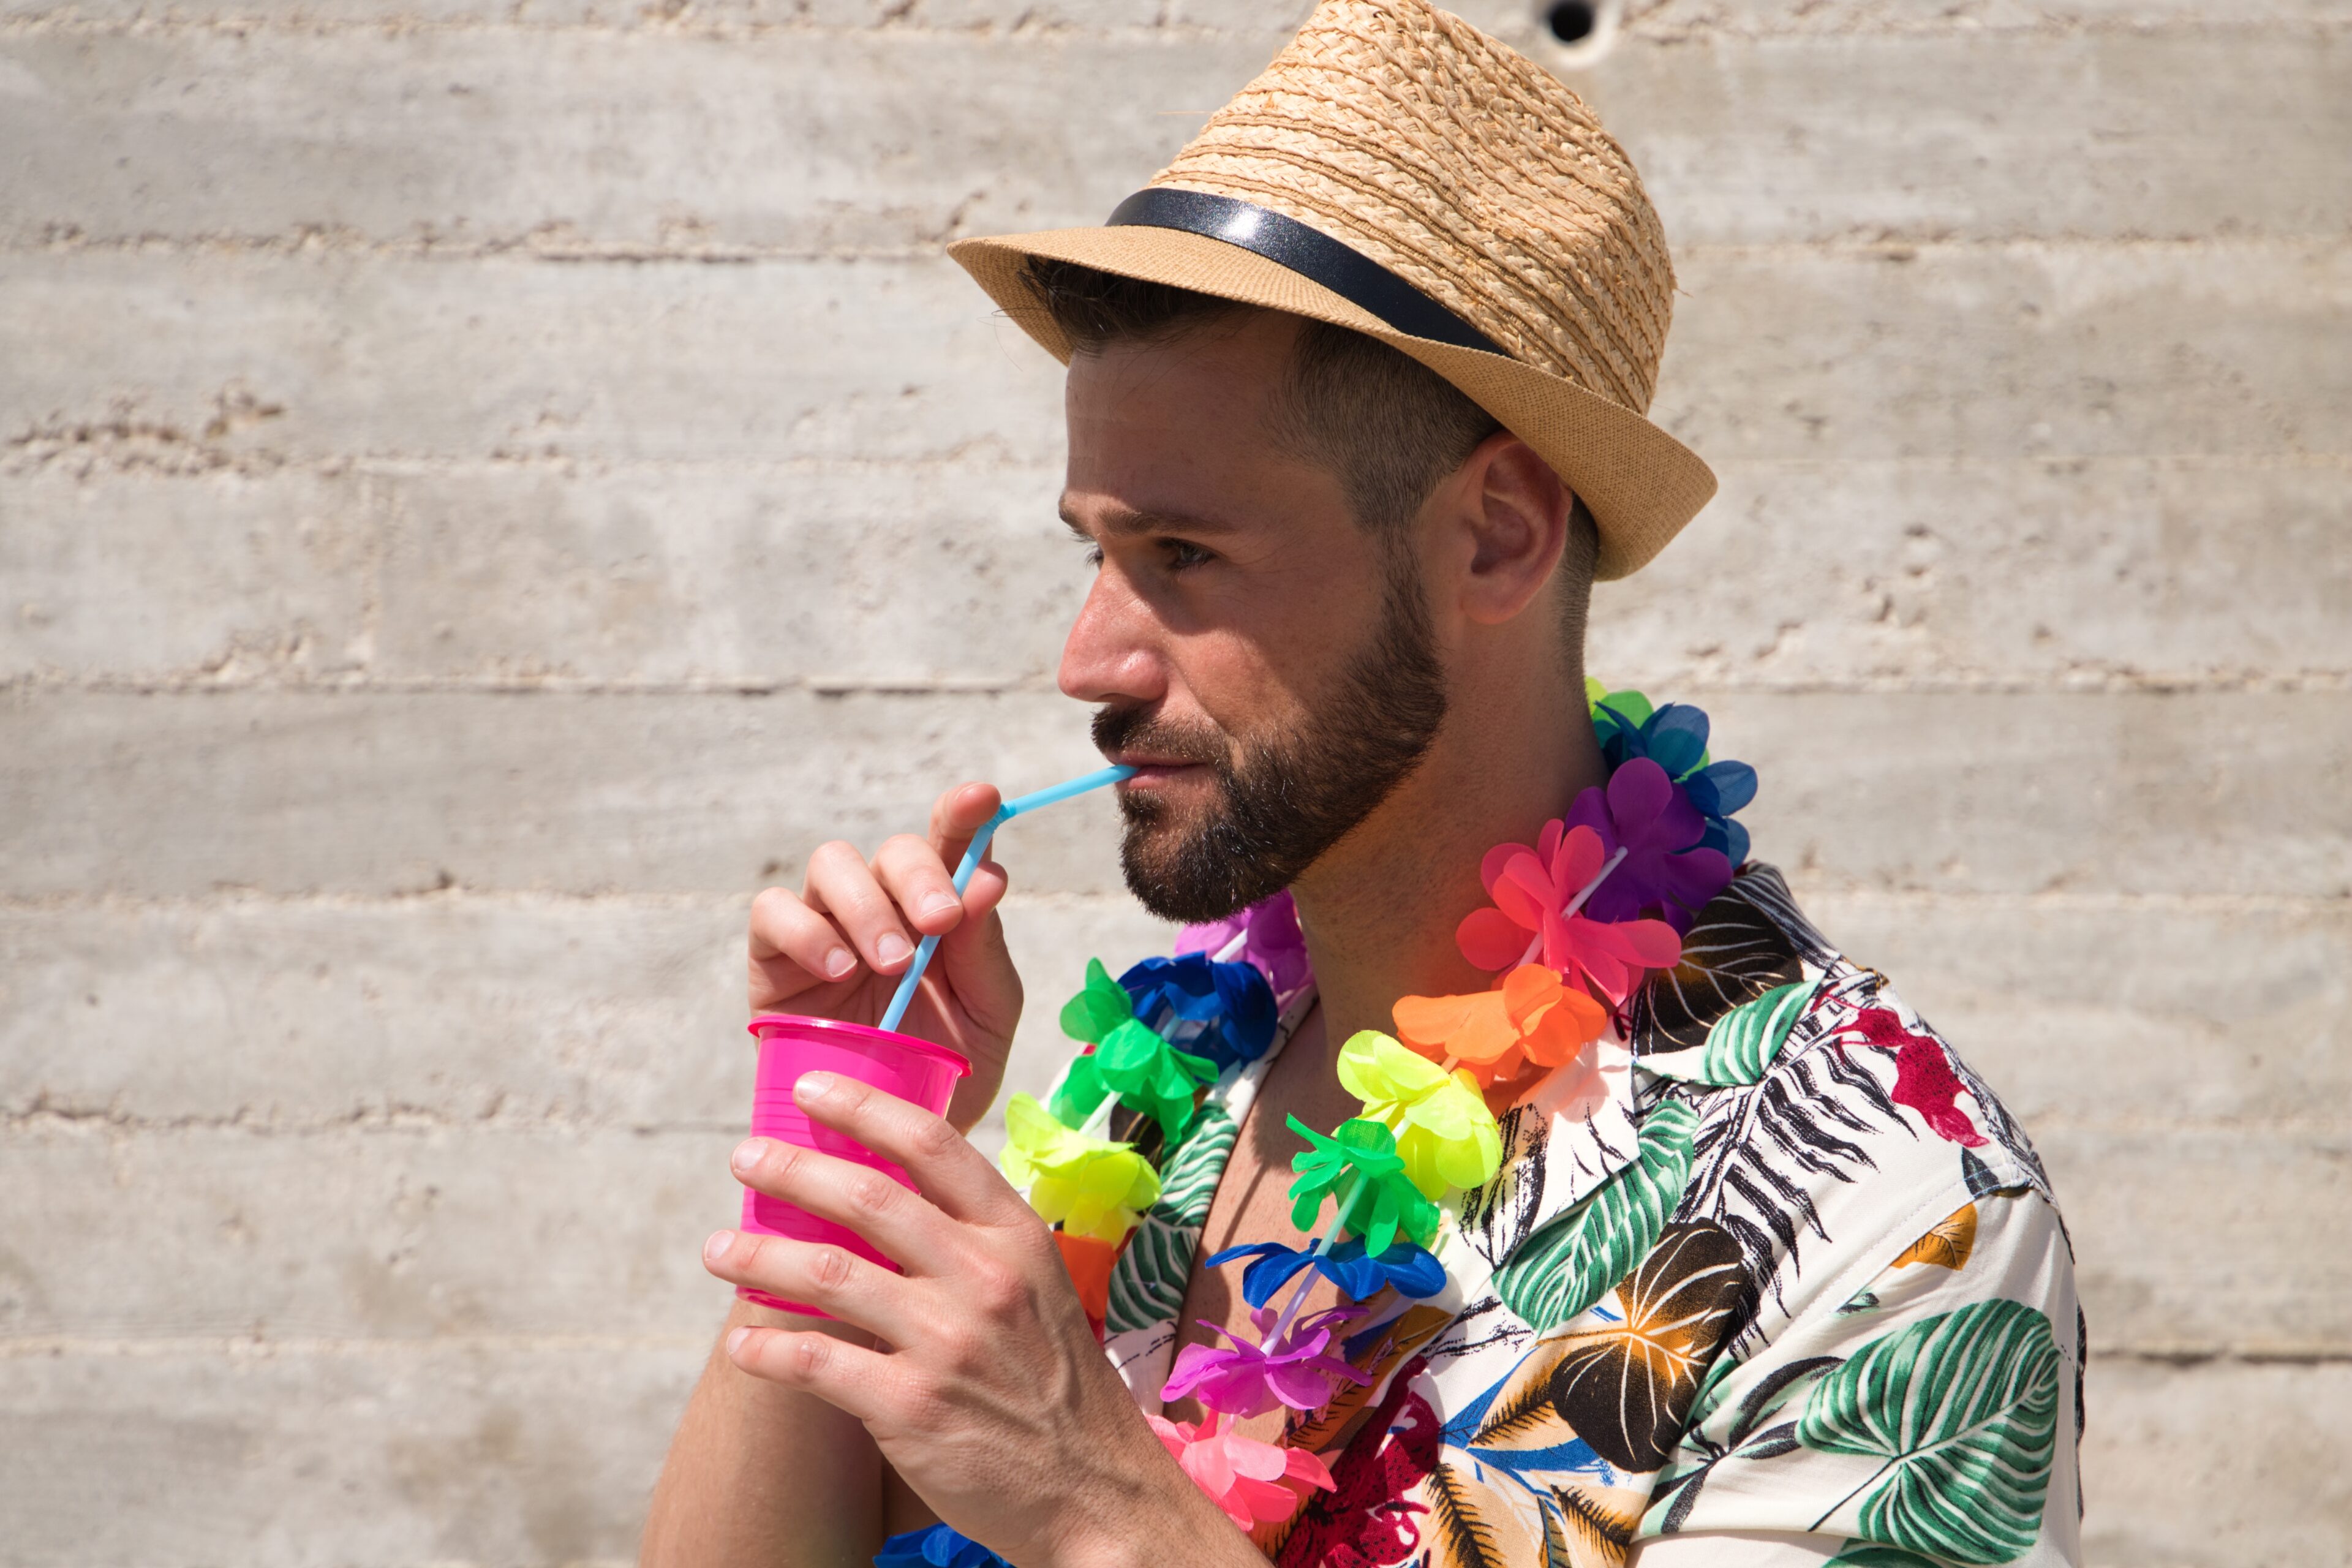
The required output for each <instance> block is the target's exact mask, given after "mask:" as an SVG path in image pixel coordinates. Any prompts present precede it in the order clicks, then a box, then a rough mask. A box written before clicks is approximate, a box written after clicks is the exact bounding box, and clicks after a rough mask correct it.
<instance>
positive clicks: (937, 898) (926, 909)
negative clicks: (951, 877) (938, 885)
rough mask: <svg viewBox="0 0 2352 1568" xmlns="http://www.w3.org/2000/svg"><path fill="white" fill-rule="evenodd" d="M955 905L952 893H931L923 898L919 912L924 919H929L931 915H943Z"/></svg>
mask: <svg viewBox="0 0 2352 1568" xmlns="http://www.w3.org/2000/svg"><path fill="white" fill-rule="evenodd" d="M956 907H957V900H956V899H955V897H954V896H953V895H952V894H949V893H933V894H932V895H931V896H930V897H929V898H928V899H925V900H923V907H922V909H921V910H920V911H919V913H920V914H921V915H922V917H923V918H924V919H925V920H929V919H930V918H931V917H932V916H933V915H943V914H945V913H947V912H948V911H949V910H952V909H954V908H956Z"/></svg>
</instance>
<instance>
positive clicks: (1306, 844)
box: [1094, 552, 1445, 924]
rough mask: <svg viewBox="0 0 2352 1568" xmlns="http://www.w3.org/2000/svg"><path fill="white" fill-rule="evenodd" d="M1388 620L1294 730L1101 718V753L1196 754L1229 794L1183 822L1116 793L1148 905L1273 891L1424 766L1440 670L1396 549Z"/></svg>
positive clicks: (1214, 915)
mask: <svg viewBox="0 0 2352 1568" xmlns="http://www.w3.org/2000/svg"><path fill="white" fill-rule="evenodd" d="M1401 554H1402V552H1399V555H1400V556H1401ZM1147 713H1148V710H1144V709H1140V708H1129V709H1105V710H1101V711H1100V712H1097V714H1096V715H1095V719H1094V741H1095V745H1096V746H1097V748H1098V749H1100V750H1101V751H1102V752H1105V753H1107V754H1108V753H1111V752H1118V751H1119V750H1120V749H1121V748H1123V747H1127V746H1133V747H1134V748H1136V749H1137V750H1139V751H1142V752H1148V753H1151V754H1155V755H1159V756H1164V757H1167V758H1170V759H1171V760H1181V761H1183V762H1189V763H1201V764H1202V765H1204V766H1206V767H1208V768H1209V769H1211V770H1212V771H1213V773H1215V775H1216V778H1217V782H1218V784H1219V785H1220V786H1221V790H1222V793H1223V800H1222V801H1221V802H1218V803H1217V804H1215V805H1212V806H1211V807H1210V809H1209V810H1208V811H1207V812H1206V813H1205V814H1204V816H1202V819H1201V820H1199V821H1197V822H1193V823H1182V822H1179V821H1177V820H1175V819H1174V816H1173V814H1172V813H1171V810H1170V808H1169V806H1168V805H1167V803H1165V802H1164V801H1161V800H1160V799H1157V798H1156V797H1154V796H1152V795H1149V794H1141V795H1138V794H1127V795H1121V796H1120V797H1119V807H1120V811H1121V813H1122V814H1123V815H1124V816H1125V817H1126V818H1127V831H1126V836H1125V837H1124V838H1123V839H1122V840H1121V842H1120V844H1119V868H1120V869H1121V870H1122V871H1123V872H1124V873H1125V874H1126V877H1127V886H1128V890H1129V891H1130V892H1132V893H1133V894H1134V895H1135V896H1136V898H1137V899H1138V900H1140V901H1141V902H1142V904H1143V907H1144V908H1145V909H1147V910H1150V911H1151V912H1152V913H1153V914H1155V915H1157V916H1159V917H1160V919H1161V920H1164V921H1182V922H1185V923H1188V924H1197V923H1199V922H1202V921H1215V920H1223V918H1224V917H1225V916H1227V915H1230V914H1232V913H1233V912H1234V910H1240V909H1244V908H1246V907H1247V906H1249V905H1251V904H1254V903H1256V902H1257V901H1258V900H1261V899H1265V898H1270V897H1272V896H1273V895H1274V894H1276V893H1278V892H1280V891H1281V890H1282V889H1285V888H1286V887H1288V886H1290V884H1291V883H1292V882H1294V881H1296V880H1297V879H1298V876H1299V874H1300V873H1301V872H1303V871H1305V870H1306V869H1307V868H1308V867H1309V866H1312V865H1313V864H1315V862H1316V861H1317V860H1318V859H1320V858H1322V857H1323V853H1324V851H1326V850H1328V849H1329V848H1330V847H1331V846H1333V845H1334V844H1337V843H1338V842H1339V840H1340V839H1341V838H1343V837H1347V835H1348V834H1349V831H1351V830H1352V829H1353V828H1354V827H1355V826H1356V825H1357V824H1358V823H1360V822H1361V821H1363V820H1364V818H1366V817H1368V816H1370V815H1371V814H1372V812H1373V811H1374V810H1375V809H1376V808H1377V807H1378V806H1379V805H1380V804H1381V802H1382V801H1384V800H1386V799H1388V797H1389V795H1391V793H1392V792H1393V791H1394V790H1395V789H1396V787H1397V785H1398V784H1402V783H1403V782H1404V780H1405V778H1406V776H1407V775H1409V774H1410V773H1412V770H1413V769H1414V768H1415V767H1416V766H1418V765H1419V764H1420V762H1421V759H1422V757H1423V755H1424V754H1426V753H1427V752H1428V751H1429V747H1430V742H1433V741H1434V740H1435V739H1436V738H1437V731H1438V727H1439V725H1441V724H1442V723H1443V722H1444V719H1445V672H1444V668H1443V667H1442V666H1441V665H1440V664H1439V662H1438V659H1437V650H1436V647H1435V646H1434V642H1433V637H1432V635H1431V632H1430V627H1429V612H1428V609H1427V607H1426V605H1424V604H1423V599H1422V593H1421V584H1420V580H1419V578H1418V577H1417V576H1416V575H1415V574H1413V572H1412V568H1411V567H1410V566H1409V565H1408V564H1407V563H1405V562H1404V561H1403V560H1402V559H1401V558H1392V559H1391V563H1390V569H1389V572H1388V582H1387V586H1386V591H1385V593H1384V594H1383V595H1382V603H1381V626H1380V627H1379V629H1378V630H1377V631H1376V632H1375V633H1374V634H1373V636H1372V637H1371V639H1370V642H1368V643H1367V644H1366V645H1365V646H1364V647H1362V648H1360V649H1359V650H1358V651H1357V652H1356V654H1355V655H1354V657H1352V658H1349V661H1348V664H1347V667H1346V668H1344V669H1342V670H1341V671H1340V673H1339V679H1338V681H1337V683H1336V686H1335V688H1334V689H1333V690H1332V691H1331V692H1330V693H1329V694H1328V695H1327V696H1325V697H1324V698H1322V699H1321V700H1319V701H1318V702H1316V703H1315V704H1314V706H1313V710H1312V711H1311V712H1310V714H1309V715H1308V717H1307V721H1306V722H1305V723H1304V724H1303V725H1302V726H1300V727H1298V728H1297V729H1295V730H1287V731H1279V732H1276V733H1274V734H1270V735H1266V736H1264V737H1257V738H1252V737H1236V738H1235V741H1234V744H1232V745H1230V746H1229V745H1228V744H1227V743H1226V739H1225V735H1224V732H1223V731H1219V730H1215V729H1213V728H1207V727H1203V728H1202V729H1200V730H1192V729H1186V728H1181V727H1179V726H1176V725H1172V724H1168V723H1164V722H1161V721H1156V720H1153V719H1150V718H1149V717H1148V716H1147ZM1235 753H1238V758H1236V755H1235Z"/></svg>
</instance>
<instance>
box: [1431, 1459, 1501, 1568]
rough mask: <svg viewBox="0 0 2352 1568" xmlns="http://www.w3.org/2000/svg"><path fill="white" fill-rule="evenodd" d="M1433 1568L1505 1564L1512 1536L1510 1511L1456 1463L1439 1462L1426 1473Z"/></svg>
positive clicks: (1480, 1567) (1490, 1567)
mask: <svg viewBox="0 0 2352 1568" xmlns="http://www.w3.org/2000/svg"><path fill="white" fill-rule="evenodd" d="M1425 1490H1426V1492H1427V1495H1428V1498H1429V1528H1428V1529H1427V1530H1426V1531H1424V1532H1423V1539H1425V1540H1426V1541H1427V1542H1428V1543H1429V1546H1430V1553H1429V1562H1430V1565H1431V1568H1509V1565H1510V1563H1511V1562H1512V1555H1511V1552H1510V1550H1509V1542H1508V1541H1507V1537H1508V1536H1511V1535H1516V1534H1517V1530H1516V1529H1515V1528H1514V1526H1513V1521H1512V1520H1511V1518H1510V1510H1509V1509H1508V1507H1507V1505H1506V1504H1504V1502H1503V1501H1502V1500H1501V1499H1499V1498H1497V1497H1496V1495H1495V1493H1494V1491H1493V1490H1492V1489H1490V1488H1488V1487H1487V1486H1486V1485H1485V1484H1484V1483H1482V1482H1481V1481H1479V1480H1477V1479H1475V1477H1474V1476H1472V1475H1471V1474H1470V1473H1469V1472H1468V1471H1467V1470H1465V1469H1464V1468H1463V1467H1461V1466H1459V1465H1453V1464H1441V1465H1439V1466H1438V1467H1437V1468H1435V1469H1434V1470H1432V1471H1431V1472H1430V1473H1429V1480H1428V1482H1427V1485H1426V1488H1425Z"/></svg>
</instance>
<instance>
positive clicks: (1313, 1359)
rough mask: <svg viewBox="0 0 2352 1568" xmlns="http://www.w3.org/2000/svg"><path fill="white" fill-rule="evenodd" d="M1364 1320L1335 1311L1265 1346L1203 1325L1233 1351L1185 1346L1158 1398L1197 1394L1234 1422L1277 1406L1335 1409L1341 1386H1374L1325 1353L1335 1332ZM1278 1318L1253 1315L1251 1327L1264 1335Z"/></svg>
mask: <svg viewBox="0 0 2352 1568" xmlns="http://www.w3.org/2000/svg"><path fill="white" fill-rule="evenodd" d="M1363 1315H1364V1314H1363V1313H1362V1312H1361V1311H1360V1310H1358V1309H1356V1308H1353V1307H1336V1308H1334V1309H1332V1310H1330V1311H1328V1312H1318V1313H1317V1314H1316V1315H1315V1316H1313V1317H1311V1318H1307V1319H1303V1320H1301V1321H1298V1322H1296V1323H1293V1324H1292V1325H1291V1326H1290V1328H1289V1329H1288V1330H1287V1331H1286V1332H1285V1333H1284V1334H1283V1335H1282V1336H1281V1337H1280V1338H1279V1339H1276V1340H1273V1341H1270V1342H1267V1343H1265V1344H1253V1343H1251V1342H1249V1341H1248V1340H1245V1339H1243V1338H1241V1337H1240V1336H1239V1335H1237V1334H1230V1333H1226V1332H1225V1331H1224V1330H1223V1329H1221V1328H1219V1327H1218V1326H1217V1325H1216V1324H1214V1323H1209V1324H1205V1325H1203V1326H1204V1327H1206V1328H1207V1329H1208V1330H1209V1331H1210V1332H1212V1333H1214V1334H1218V1335H1222V1336H1223V1338H1224V1339H1226V1340H1228V1341H1230V1342H1231V1344H1230V1346H1229V1347H1223V1348H1221V1347H1218V1346H1215V1345H1186V1346H1185V1347H1184V1348H1183V1349H1182V1350H1181V1351H1179V1352H1177V1354H1176V1365H1175V1367H1174V1369H1173V1370H1172V1371H1171V1372H1170V1373H1169V1374H1168V1381H1167V1383H1166V1384H1162V1385H1161V1387H1160V1398H1161V1399H1163V1400H1169V1399H1181V1398H1182V1397H1184V1395H1186V1394H1193V1395H1195V1396H1196V1397H1197V1398H1199V1400H1200V1401H1201V1403H1202V1405H1206V1406H1208V1407H1209V1408H1210V1409H1212V1410H1214V1411H1217V1412H1219V1413H1220V1414H1223V1415H1234V1416H1249V1415H1264V1414H1265V1412H1267V1411H1269V1410H1271V1409H1273V1408H1274V1407H1275V1406H1276V1405H1288V1406H1289V1407H1290V1408H1291V1409H1293V1410H1320V1409H1322V1408H1323V1406H1325V1405H1328V1404H1330V1403H1331V1392H1332V1389H1333V1387H1334V1385H1335V1384H1338V1383H1339V1382H1340V1381H1341V1380H1345V1381H1347V1382H1349V1383H1370V1382H1371V1379H1370V1377H1367V1376H1366V1375H1365V1374H1364V1373H1360V1372H1358V1371H1357V1370H1356V1369H1355V1368H1354V1367H1352V1366H1349V1364H1348V1363H1346V1362H1344V1361H1341V1360H1340V1359H1339V1357H1338V1356H1333V1355H1326V1354H1324V1353H1323V1352H1325V1351H1326V1350H1328V1348H1329V1347H1330V1343H1331V1336H1332V1335H1333V1333H1334V1332H1336V1331H1338V1330H1339V1328H1341V1327H1343V1326H1345V1325H1346V1324H1348V1323H1351V1322H1353V1321H1356V1320H1357V1319H1358V1318H1360V1317H1362V1316H1363ZM1274 1316H1275V1315H1274V1310H1273V1309H1271V1308H1261V1309H1259V1310H1256V1311H1255V1312H1252V1313H1251V1314H1250V1321H1252V1322H1254V1323H1255V1324H1256V1325H1257V1331H1258V1332H1259V1333H1261V1334H1264V1333H1265V1332H1266V1331H1268V1330H1269V1329H1270V1328H1271V1327H1272V1326H1273V1323H1274Z"/></svg>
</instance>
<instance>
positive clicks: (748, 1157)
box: [727, 1138, 768, 1176]
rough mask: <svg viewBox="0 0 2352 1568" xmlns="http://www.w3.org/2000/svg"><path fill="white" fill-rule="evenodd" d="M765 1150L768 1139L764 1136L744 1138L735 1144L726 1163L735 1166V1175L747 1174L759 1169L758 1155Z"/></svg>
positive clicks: (766, 1150)
mask: <svg viewBox="0 0 2352 1568" xmlns="http://www.w3.org/2000/svg"><path fill="white" fill-rule="evenodd" d="M766 1152H768V1141H767V1140H766V1139H765V1138H746V1139H744V1140H743V1142H740V1143H738V1144H736V1145H735V1152H734V1153H733V1154H732V1155H730V1157H729V1159H728V1162H727V1163H729V1164H730V1165H732V1166H733V1167H734V1168H735V1173H736V1174H737V1175H739V1176H748V1175H750V1174H751V1173H752V1172H753V1171H756V1170H758V1169H759V1167H760V1156H761V1155H762V1154H764V1153H766Z"/></svg>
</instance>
